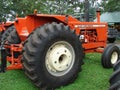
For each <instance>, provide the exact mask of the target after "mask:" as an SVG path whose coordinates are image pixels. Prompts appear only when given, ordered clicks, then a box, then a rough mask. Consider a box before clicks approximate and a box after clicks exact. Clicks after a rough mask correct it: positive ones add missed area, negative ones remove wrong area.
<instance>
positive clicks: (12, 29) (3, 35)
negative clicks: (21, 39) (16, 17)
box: [1, 26, 15, 42]
mask: <svg viewBox="0 0 120 90" xmlns="http://www.w3.org/2000/svg"><path fill="white" fill-rule="evenodd" d="M12 31H15V27H14V26H10V27H9V28H8V29H6V30H5V32H4V33H3V34H2V38H1V42H5V41H6V39H7V37H8V36H9V35H10V34H11V32H12Z"/></svg>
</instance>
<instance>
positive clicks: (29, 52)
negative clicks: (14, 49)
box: [22, 23, 83, 90]
mask: <svg viewBox="0 0 120 90" xmlns="http://www.w3.org/2000/svg"><path fill="white" fill-rule="evenodd" d="M57 41H66V42H68V43H69V44H70V45H71V46H72V47H73V48H74V51H75V62H74V64H73V66H72V68H71V69H70V71H69V72H67V73H66V74H65V75H63V76H54V75H52V74H50V73H49V72H48V70H47V68H46V66H45V56H46V53H47V51H48V49H49V47H50V46H51V45H53V44H54V43H55V42H57ZM82 58H83V49H82V44H81V42H80V41H79V38H78V36H76V34H75V32H73V31H72V30H70V28H69V27H68V26H65V25H63V24H62V23H60V24H57V23H52V24H45V25H43V26H42V27H40V28H37V29H36V30H35V31H34V32H33V33H32V34H31V35H30V37H29V38H28V39H27V40H26V42H25V43H24V48H23V58H22V63H23V69H24V71H25V74H26V75H27V76H28V77H29V79H30V80H32V82H33V83H34V84H35V85H36V86H37V87H39V88H46V89H45V90H48V89H54V88H57V87H60V86H64V85H67V84H70V83H72V82H73V81H74V80H75V79H76V78H77V75H78V73H79V71H81V65H82V64H83V60H82Z"/></svg>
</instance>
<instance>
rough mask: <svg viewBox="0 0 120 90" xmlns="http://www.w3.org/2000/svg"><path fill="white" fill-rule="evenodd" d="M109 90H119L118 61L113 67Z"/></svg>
mask: <svg viewBox="0 0 120 90" xmlns="http://www.w3.org/2000/svg"><path fill="white" fill-rule="evenodd" d="M109 82H110V88H109V90H120V61H118V62H117V63H116V64H115V65H114V73H113V74H112V75H111V77H110V79H109Z"/></svg>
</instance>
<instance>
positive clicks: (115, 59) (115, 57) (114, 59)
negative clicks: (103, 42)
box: [111, 52, 118, 64]
mask: <svg viewBox="0 0 120 90" xmlns="http://www.w3.org/2000/svg"><path fill="white" fill-rule="evenodd" d="M117 60H118V53H117V52H113V53H112V55H111V63H112V64H115V63H116V62H117Z"/></svg>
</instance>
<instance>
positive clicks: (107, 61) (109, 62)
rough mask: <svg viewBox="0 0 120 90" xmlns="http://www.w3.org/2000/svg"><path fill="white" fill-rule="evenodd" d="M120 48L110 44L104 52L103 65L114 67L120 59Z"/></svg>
mask: <svg viewBox="0 0 120 90" xmlns="http://www.w3.org/2000/svg"><path fill="white" fill-rule="evenodd" d="M119 56H120V50H119V48H118V47H117V46H116V45H113V44H110V45H108V46H107V47H106V48H105V49H104V52H103V54H102V60H101V63H102V66H103V67H104V68H112V67H113V65H114V64H115V63H116V62H117V61H118V60H119Z"/></svg>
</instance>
